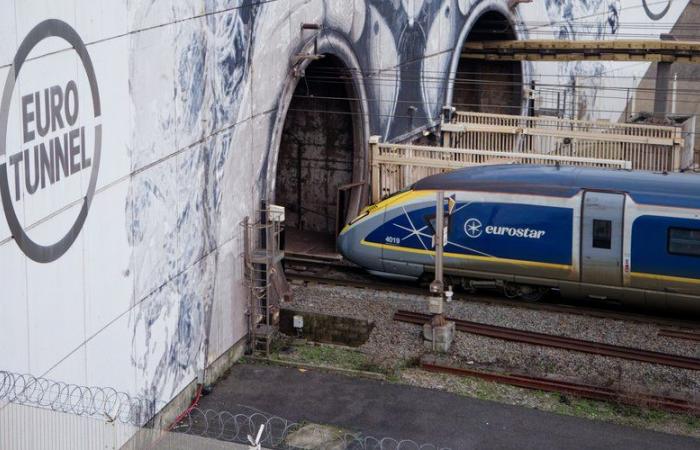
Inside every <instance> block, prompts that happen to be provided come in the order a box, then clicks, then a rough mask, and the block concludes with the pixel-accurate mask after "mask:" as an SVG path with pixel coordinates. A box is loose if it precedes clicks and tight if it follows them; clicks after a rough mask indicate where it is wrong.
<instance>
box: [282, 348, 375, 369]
mask: <svg viewBox="0 0 700 450" xmlns="http://www.w3.org/2000/svg"><path fill="white" fill-rule="evenodd" d="M294 350H295V351H294V352H293V353H290V354H287V355H286V356H285V357H284V359H288V360H294V361H298V362H303V363H307V364H317V365H322V366H329V367H335V368H339V369H349V370H361V371H365V372H381V370H380V369H379V367H377V366H376V365H374V364H372V363H371V362H370V361H368V359H367V356H366V355H364V354H363V353H360V352H358V351H356V350H351V349H347V348H342V347H336V346H330V345H313V344H308V345H300V346H295V347H294Z"/></svg>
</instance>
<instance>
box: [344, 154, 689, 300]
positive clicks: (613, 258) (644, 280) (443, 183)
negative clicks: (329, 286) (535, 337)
mask: <svg viewBox="0 0 700 450" xmlns="http://www.w3.org/2000/svg"><path fill="white" fill-rule="evenodd" d="M437 191H444V193H445V197H446V201H445V204H444V205H443V208H444V211H445V217H446V219H445V224H446V227H445V230H444V231H443V233H445V234H444V235H445V236H446V240H445V245H444V270H445V275H446V278H449V280H448V281H450V280H451V281H452V282H455V281H458V282H460V283H461V284H463V285H464V286H465V287H469V288H477V287H487V286H490V287H498V288H501V287H502V288H503V290H504V291H505V293H506V295H508V296H509V297H516V296H519V297H522V298H525V299H528V300H537V299H539V297H540V296H541V295H542V294H543V293H545V292H547V291H548V290H550V289H558V290H560V291H561V293H562V295H564V296H566V297H584V298H585V297H589V298H594V299H599V300H611V301H617V302H620V303H623V304H634V305H638V306H654V307H660V308H663V309H675V310H685V311H692V312H696V313H697V312H700V176H699V175H694V174H680V173H677V174H665V173H664V174H660V173H647V172H629V171H621V170H607V169H593V168H579V167H556V166H536V165H494V166H480V167H471V168H465V169H460V170H456V171H453V172H450V173H445V174H440V175H433V176H430V177H427V178H424V179H422V180H421V181H418V182H417V183H415V184H414V185H412V186H410V187H409V188H408V189H406V190H404V191H403V192H400V193H397V194H395V195H393V196H392V197H390V198H387V199H385V200H383V201H381V202H379V203H377V204H375V205H371V206H369V207H367V208H365V209H364V210H363V211H362V212H361V214H360V215H359V216H358V217H357V218H355V219H354V220H352V221H351V222H350V223H349V224H348V225H347V226H346V227H345V228H344V229H343V231H342V232H341V234H340V236H339V238H338V247H339V250H340V252H341V253H342V254H343V255H344V257H345V258H347V259H348V260H350V261H352V262H354V263H356V264H358V265H360V266H362V267H364V268H366V269H367V270H368V271H369V272H371V273H373V274H376V275H380V276H384V277H390V278H394V279H404V280H409V279H410V280H415V279H418V278H420V277H422V276H423V275H430V274H431V272H433V271H434V261H435V246H434V236H435V230H434V224H435V213H436V192H437Z"/></svg>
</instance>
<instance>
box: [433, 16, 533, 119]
mask: <svg viewBox="0 0 700 450" xmlns="http://www.w3.org/2000/svg"><path fill="white" fill-rule="evenodd" d="M518 38H519V36H518V33H517V30H516V29H515V21H514V18H513V15H512V14H511V12H510V11H509V10H508V9H507V8H506V7H505V6H503V5H502V4H500V3H496V2H493V3H492V2H484V3H480V4H479V5H478V6H477V7H475V8H474V10H473V11H472V12H471V14H470V15H469V18H468V19H467V23H466V24H465V25H464V27H463V29H462V32H461V34H460V36H459V39H458V40H457V45H456V46H455V52H454V55H453V57H452V62H451V67H450V82H449V83H448V88H447V94H446V99H445V104H446V106H450V107H454V108H456V109H457V110H458V111H474V112H484V113H495V114H516V115H517V114H523V113H525V112H526V111H527V99H526V98H525V96H524V95H523V87H524V86H525V85H526V84H528V83H529V78H530V77H529V74H528V73H527V72H528V71H527V67H528V66H527V64H526V63H524V62H519V61H486V60H478V59H468V58H462V48H463V47H464V45H465V44H466V43H468V42H479V41H495V40H515V39H518Z"/></svg>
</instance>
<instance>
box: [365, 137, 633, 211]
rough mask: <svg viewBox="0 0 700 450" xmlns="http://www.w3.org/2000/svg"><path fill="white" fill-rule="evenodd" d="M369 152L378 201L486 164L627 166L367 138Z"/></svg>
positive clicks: (624, 163)
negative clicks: (429, 178)
mask: <svg viewBox="0 0 700 450" xmlns="http://www.w3.org/2000/svg"><path fill="white" fill-rule="evenodd" d="M370 147H371V151H372V201H373V202H377V201H379V200H381V199H382V198H385V197H387V196H389V195H391V194H393V193H395V192H398V191H400V190H401V189H403V188H405V187H406V186H409V185H411V184H413V183H415V182H416V181H418V180H420V179H421V178H424V177H426V176H429V175H434V174H438V173H443V172H449V171H451V170H454V169H459V168H462V167H467V166H478V165H488V164H509V163H510V164H513V163H518V164H550V165H555V164H561V165H573V166H587V167H605V168H614V169H630V168H631V167H632V165H631V163H630V162H629V161H624V160H616V159H602V158H582V157H576V156H565V155H552V154H540V153H526V152H514V151H510V152H507V151H498V150H473V149H461V148H446V147H431V146H423V145H410V144H385V143H379V140H378V139H377V138H372V139H371V141H370Z"/></svg>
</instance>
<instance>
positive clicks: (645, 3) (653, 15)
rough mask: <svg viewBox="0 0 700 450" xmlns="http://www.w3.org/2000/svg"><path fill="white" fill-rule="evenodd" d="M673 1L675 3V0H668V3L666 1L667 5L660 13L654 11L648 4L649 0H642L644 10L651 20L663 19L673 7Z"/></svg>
mask: <svg viewBox="0 0 700 450" xmlns="http://www.w3.org/2000/svg"><path fill="white" fill-rule="evenodd" d="M671 3H673V0H668V3H666V7H665V8H664V10H663V11H661V12H660V13H654V12H652V11H651V9H649V5H648V0H642V6H643V7H644V12H645V13H647V16H649V18H650V19H651V20H661V19H663V18H664V16H665V15H666V14H667V13H668V10H669V9H671Z"/></svg>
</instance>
